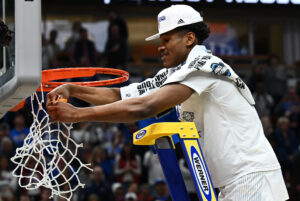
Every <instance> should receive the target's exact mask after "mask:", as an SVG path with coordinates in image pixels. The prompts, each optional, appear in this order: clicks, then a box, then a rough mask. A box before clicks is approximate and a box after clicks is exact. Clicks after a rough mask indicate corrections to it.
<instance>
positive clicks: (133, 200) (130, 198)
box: [125, 192, 137, 201]
mask: <svg viewBox="0 0 300 201" xmlns="http://www.w3.org/2000/svg"><path fill="white" fill-rule="evenodd" d="M125 201H137V196H136V194H135V193H132V192H128V193H126V195H125Z"/></svg>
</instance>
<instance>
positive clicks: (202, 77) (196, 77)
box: [166, 71, 218, 95]
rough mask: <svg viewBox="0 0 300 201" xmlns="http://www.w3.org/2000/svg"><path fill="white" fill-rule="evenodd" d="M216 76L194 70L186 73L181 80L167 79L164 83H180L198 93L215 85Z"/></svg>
mask: <svg viewBox="0 0 300 201" xmlns="http://www.w3.org/2000/svg"><path fill="white" fill-rule="evenodd" d="M217 80H218V78H217V77H216V76H214V75H212V74H208V73H204V72H201V71H194V72H191V73H190V74H188V75H187V76H186V77H185V78H184V79H183V80H181V81H175V80H174V81H173V82H171V81H169V82H166V84H171V83H180V84H183V85H185V86H187V87H189V88H191V89H193V90H194V91H195V92H196V93H197V94H198V95H200V94H202V93H203V92H205V91H209V90H210V89H211V88H213V87H214V86H215V85H216V82H217Z"/></svg>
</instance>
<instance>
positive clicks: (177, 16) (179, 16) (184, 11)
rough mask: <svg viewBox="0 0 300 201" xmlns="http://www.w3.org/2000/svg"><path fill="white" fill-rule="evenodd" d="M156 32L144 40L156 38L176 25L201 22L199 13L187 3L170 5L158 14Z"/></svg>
mask: <svg viewBox="0 0 300 201" xmlns="http://www.w3.org/2000/svg"><path fill="white" fill-rule="evenodd" d="M157 21H158V33H157V34H155V35H152V36H150V37H148V38H146V41H149V40H153V39H157V38H159V37H160V35H161V34H164V33H166V32H168V31H171V30H173V29H175V28H177V27H181V26H185V25H189V24H194V23H197V22H202V21H203V18H202V17H201V15H200V13H199V12H198V11H196V10H195V9H194V8H192V7H191V6H188V5H172V6H170V7H169V8H166V9H164V10H162V11H161V12H160V13H159V14H158V16H157Z"/></svg>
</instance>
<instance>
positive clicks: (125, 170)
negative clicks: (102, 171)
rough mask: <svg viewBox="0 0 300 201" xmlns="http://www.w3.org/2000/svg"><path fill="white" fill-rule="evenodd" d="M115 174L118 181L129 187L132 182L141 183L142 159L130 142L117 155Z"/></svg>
mask: <svg viewBox="0 0 300 201" xmlns="http://www.w3.org/2000/svg"><path fill="white" fill-rule="evenodd" d="M115 175H116V177H117V181H118V182H121V183H123V184H124V185H125V187H126V188H127V187H128V185H129V184H130V183H132V182H135V183H139V180H140V175H141V159H140V157H139V156H138V155H137V154H135V152H134V151H133V149H132V145H131V144H130V143H126V144H125V145H124V147H123V149H122V152H121V154H119V155H117V156H116V165H115Z"/></svg>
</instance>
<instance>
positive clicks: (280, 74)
mask: <svg viewBox="0 0 300 201" xmlns="http://www.w3.org/2000/svg"><path fill="white" fill-rule="evenodd" d="M268 61H269V66H268V67H267V68H266V69H265V72H264V85H265V86H266V91H267V92H268V93H269V94H271V95H272V96H273V98H274V104H275V105H277V104H278V103H279V101H280V100H281V99H282V96H283V95H284V93H285V90H286V85H287V83H286V80H287V73H286V69H285V68H284V66H282V65H281V64H280V61H279V57H278V56H277V55H271V56H270V57H269V60H268Z"/></svg>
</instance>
